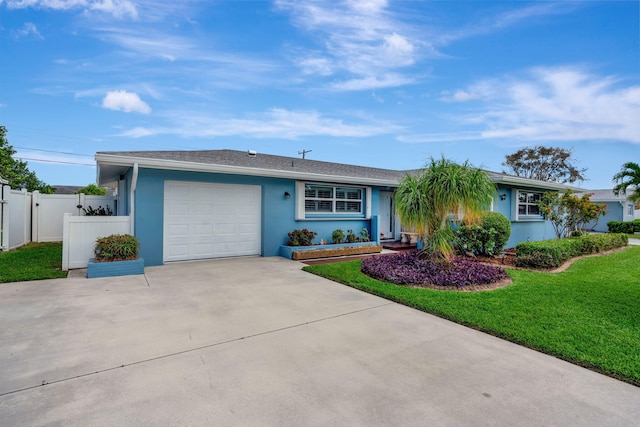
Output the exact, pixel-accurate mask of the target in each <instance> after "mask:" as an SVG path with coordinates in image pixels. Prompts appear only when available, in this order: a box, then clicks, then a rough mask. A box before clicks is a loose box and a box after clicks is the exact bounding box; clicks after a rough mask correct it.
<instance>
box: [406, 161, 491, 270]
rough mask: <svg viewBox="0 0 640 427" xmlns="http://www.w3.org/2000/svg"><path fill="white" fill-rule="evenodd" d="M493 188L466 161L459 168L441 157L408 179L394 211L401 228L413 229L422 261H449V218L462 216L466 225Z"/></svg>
mask: <svg viewBox="0 0 640 427" xmlns="http://www.w3.org/2000/svg"><path fill="white" fill-rule="evenodd" d="M495 193H496V187H495V185H494V183H493V182H492V181H491V179H490V178H489V176H488V175H487V174H486V173H485V172H484V171H482V170H480V169H477V168H474V167H472V166H471V165H470V164H469V162H468V161H466V162H464V164H462V165H459V164H457V163H454V162H452V161H450V160H447V159H445V158H444V157H443V158H442V159H440V160H435V159H433V158H431V160H430V161H429V162H428V163H427V165H426V166H425V168H423V169H422V170H421V171H420V173H419V174H417V175H407V176H406V177H405V178H404V179H403V180H402V181H401V182H400V185H399V187H398V189H397V190H396V195H395V201H396V209H397V211H398V214H399V215H400V218H401V221H402V223H403V224H404V225H406V226H408V227H411V228H412V229H414V230H415V231H416V232H417V233H418V235H419V237H420V239H421V240H422V242H423V243H424V247H423V249H422V250H421V252H420V254H419V256H420V257H421V258H435V259H443V260H445V261H450V260H451V257H452V256H453V253H454V249H453V246H452V245H451V242H452V241H453V237H454V235H453V230H452V228H451V224H450V221H449V216H450V215H451V214H456V213H459V212H461V213H464V215H465V222H467V223H470V222H473V219H474V218H477V217H478V214H479V213H480V212H481V211H482V210H483V208H486V207H487V206H488V205H489V204H490V203H491V199H492V197H493V195H494V194H495Z"/></svg>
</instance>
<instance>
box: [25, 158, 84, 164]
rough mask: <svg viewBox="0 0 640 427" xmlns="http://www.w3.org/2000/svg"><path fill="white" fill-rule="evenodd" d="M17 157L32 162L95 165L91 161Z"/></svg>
mask: <svg viewBox="0 0 640 427" xmlns="http://www.w3.org/2000/svg"><path fill="white" fill-rule="evenodd" d="M17 158H18V159H20V160H32V161H34V162H46V163H60V164H64V165H80V166H95V164H92V163H77V162H63V161H62V160H44V159H32V158H29V157H17Z"/></svg>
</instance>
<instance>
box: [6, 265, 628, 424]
mask: <svg viewBox="0 0 640 427" xmlns="http://www.w3.org/2000/svg"><path fill="white" fill-rule="evenodd" d="M301 266H302V265H301V264H300V263H298V262H294V261H289V260H285V259H283V258H277V257H276V258H238V259H226V260H214V261H204V262H194V263H181V264H173V265H166V266H161V267H151V268H147V269H146V274H145V275H144V276H128V277H124V278H109V279H82V278H76V279H61V280H51V281H40V282H23V283H9V284H2V285H0V319H1V325H2V327H1V329H0V425H3V426H9V425H21V426H26V425H29V426H33V425H65V426H68V425H82V426H86V425H95V426H114V425H117V426H127V425H129V426H140V425H154V426H157V425H221V426H222V425H224V426H226V425H243V426H251V425H273V426H287V425H290V426H307V425H310V426H317V425H349V426H355V425H366V426H376V425H385V426H388V425H445V426H446V425H452V426H455V425H504V426H506V425H509V426H513V425H518V426H527V425H529V426H534V425H535V426H540V425H558V426H569V425H575V426H588V425H593V426H605V425H620V426H629V425H637V423H638V420H640V389H639V388H636V387H634V386H631V385H629V384H625V383H622V382H619V381H616V380H614V379H611V378H608V377H606V376H603V375H599V374H597V373H594V372H591V371H588V370H586V369H582V368H580V367H577V366H575V365H572V364H569V363H566V362H563V361H560V360H557V359H555V358H552V357H549V356H546V355H543V354H541V353H537V352H535V351H531V350H528V349H526V348H524V347H520V346H518V345H515V344H511V343H509V342H506V341H503V340H500V339H498V338H494V337H492V336H489V335H486V334H483V333H480V332H477V331H474V330H471V329H468V328H465V327H463V326H459V325H456V324H454V323H451V322H448V321H445V320H442V319H440V318H437V317H434V316H431V315H428V314H425V313H421V312H419V311H416V310H413V309H411V308H408V307H404V306H401V305H398V304H395V303H391V302H389V301H386V300H383V299H380V298H377V297H374V296H371V295H368V294H365V293H362V292H359V291H357V290H354V289H351V288H348V287H346V286H343V285H340V284H336V283H333V282H330V281H327V280H325V279H322V278H319V277H315V276H313V275H310V274H308V273H305V272H303V271H301V270H300V268H301Z"/></svg>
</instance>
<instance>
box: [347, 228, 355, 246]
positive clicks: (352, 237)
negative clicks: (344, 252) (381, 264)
mask: <svg viewBox="0 0 640 427" xmlns="http://www.w3.org/2000/svg"><path fill="white" fill-rule="evenodd" d="M346 241H347V243H356V242H357V241H358V236H356V233H354V232H353V230H347V237H346Z"/></svg>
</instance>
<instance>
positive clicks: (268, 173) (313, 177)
mask: <svg viewBox="0 0 640 427" xmlns="http://www.w3.org/2000/svg"><path fill="white" fill-rule="evenodd" d="M95 158H96V161H97V162H98V165H100V163H103V164H105V165H113V166H133V164H134V163H138V166H139V167H142V168H150V169H170V170H183V171H191V172H214V173H228V174H233V175H250V176H264V177H269V178H291V179H301V180H302V179H304V180H310V181H331V182H339V183H349V184H369V185H382V186H392V187H397V186H398V182H397V181H394V180H389V179H378V178H364V177H351V176H340V175H326V174H319V173H309V172H298V171H290V172H289V171H283V170H277V169H261V168H251V167H244V166H229V165H218V164H211V163H197V162H185V161H182V160H167V159H150V158H146V157H126V156H114V155H110V154H96V156H95Z"/></svg>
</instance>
